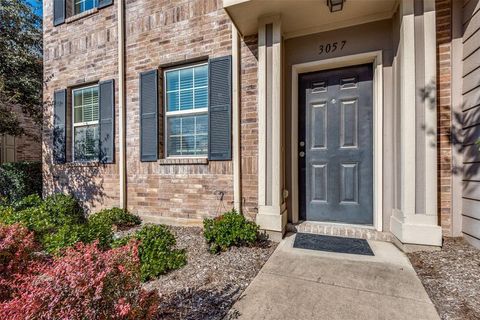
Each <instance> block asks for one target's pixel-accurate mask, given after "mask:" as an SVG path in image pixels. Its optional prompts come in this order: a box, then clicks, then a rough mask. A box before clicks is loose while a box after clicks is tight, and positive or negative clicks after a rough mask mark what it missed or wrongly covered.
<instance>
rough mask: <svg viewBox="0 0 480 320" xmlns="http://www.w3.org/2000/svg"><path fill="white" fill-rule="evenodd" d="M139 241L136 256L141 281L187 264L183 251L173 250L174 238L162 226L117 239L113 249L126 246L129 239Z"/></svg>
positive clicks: (147, 227)
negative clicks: (137, 257) (138, 259)
mask: <svg viewBox="0 0 480 320" xmlns="http://www.w3.org/2000/svg"><path fill="white" fill-rule="evenodd" d="M132 238H134V239H136V240H138V241H139V246H138V256H139V258H140V265H141V267H140V269H141V274H142V280H143V281H147V280H149V279H152V278H156V277H158V276H159V275H161V274H164V273H166V272H168V271H170V270H175V269H178V268H180V267H183V266H184V265H185V264H186V263H187V256H186V253H185V250H184V249H174V246H175V244H176V240H175V236H174V235H173V234H172V233H171V232H170V230H168V228H167V227H166V226H163V225H147V226H144V227H143V228H142V229H140V230H139V231H137V232H136V233H135V234H134V235H132V236H130V237H125V238H122V239H118V240H116V241H115V242H114V244H113V247H120V246H124V245H125V244H127V243H128V242H129V241H130V239H132Z"/></svg>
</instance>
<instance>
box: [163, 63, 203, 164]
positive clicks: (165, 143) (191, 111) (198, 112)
mask: <svg viewBox="0 0 480 320" xmlns="http://www.w3.org/2000/svg"><path fill="white" fill-rule="evenodd" d="M201 66H207V67H208V62H202V63H195V64H190V65H186V66H182V67H177V68H170V69H166V70H164V71H163V79H164V80H163V102H164V103H163V115H164V117H163V128H164V130H163V149H164V152H165V159H185V158H187V159H207V158H208V150H207V154H205V155H176V156H169V155H168V118H169V117H174V116H194V115H203V114H206V115H207V116H208V105H207V107H205V108H198V109H189V110H177V111H167V107H168V102H167V76H166V74H167V73H168V72H172V71H178V70H183V69H190V68H195V67H201ZM207 73H208V69H207ZM192 81H193V83H195V72H193V80H192ZM178 85H179V89H178V90H174V91H182V89H180V83H179V84H178ZM198 88H207V104H208V92H209V90H210V88H209V87H208V82H207V85H206V86H201V87H198ZM195 89H196V88H195ZM183 90H190V89H183ZM193 105H195V92H194V93H193ZM207 139H209V137H208V131H207ZM207 141H208V140H207ZM207 145H208V144H207Z"/></svg>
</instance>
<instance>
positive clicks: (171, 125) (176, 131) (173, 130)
mask: <svg viewBox="0 0 480 320" xmlns="http://www.w3.org/2000/svg"><path fill="white" fill-rule="evenodd" d="M168 129H169V134H170V135H172V136H179V135H181V134H182V119H181V118H179V117H171V118H168Z"/></svg>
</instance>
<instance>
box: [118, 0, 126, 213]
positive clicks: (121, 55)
mask: <svg viewBox="0 0 480 320" xmlns="http://www.w3.org/2000/svg"><path fill="white" fill-rule="evenodd" d="M117 28H118V29H117V40H118V41H117V43H118V115H119V120H118V135H119V142H120V143H119V159H118V174H119V177H120V208H122V209H127V170H126V162H127V157H126V134H125V131H126V112H125V0H117Z"/></svg>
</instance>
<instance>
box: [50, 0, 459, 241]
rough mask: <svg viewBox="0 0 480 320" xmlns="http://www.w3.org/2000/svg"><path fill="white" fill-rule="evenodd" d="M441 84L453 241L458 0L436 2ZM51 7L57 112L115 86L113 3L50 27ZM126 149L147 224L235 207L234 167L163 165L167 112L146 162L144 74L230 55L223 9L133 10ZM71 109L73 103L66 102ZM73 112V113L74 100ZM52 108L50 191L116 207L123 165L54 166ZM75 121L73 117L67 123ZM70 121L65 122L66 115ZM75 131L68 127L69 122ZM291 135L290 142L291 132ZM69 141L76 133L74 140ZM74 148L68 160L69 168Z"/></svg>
mask: <svg viewBox="0 0 480 320" xmlns="http://www.w3.org/2000/svg"><path fill="white" fill-rule="evenodd" d="M436 7H437V8H436V9H437V57H438V70H437V77H438V79H437V83H438V92H437V94H438V100H437V102H438V145H439V148H438V159H439V161H438V182H439V183H438V190H439V193H438V207H439V216H440V223H441V225H442V227H443V230H444V234H445V235H450V233H451V174H452V173H451V145H450V127H451V92H450V72H451V65H450V50H451V48H450V47H451V0H441V1H436ZM52 11H53V8H52V1H45V2H44V53H45V54H44V65H45V68H44V78H45V79H49V80H48V81H47V82H46V84H45V88H44V98H45V100H46V101H47V102H49V103H50V104H51V103H52V100H53V94H54V91H55V90H59V89H64V88H67V89H71V88H72V87H75V86H79V85H84V84H92V83H97V82H99V81H103V80H109V79H114V80H115V97H116V99H117V98H118V85H117V84H118V78H117V18H116V3H114V4H113V5H112V6H109V7H106V8H102V9H100V10H97V9H94V10H91V11H90V12H88V13H85V14H82V16H81V17H77V16H74V17H71V18H68V19H67V21H66V23H65V24H62V25H60V26H57V27H53V23H52V20H53V17H52ZM125 12H126V34H125V39H126V46H125V52H126V57H125V60H126V112H127V122H126V128H127V129H126V143H127V146H126V150H127V163H126V167H127V190H128V192H127V196H128V198H127V202H128V208H129V209H130V210H131V211H132V212H136V213H139V214H141V215H143V216H145V217H147V216H148V217H153V218H155V217H160V218H161V217H165V218H188V219H195V220H199V219H201V218H203V217H207V216H215V215H218V214H219V213H220V212H221V211H225V210H227V209H229V208H231V207H232V206H233V163H232V161H211V162H207V161H198V162H197V163H192V162H185V161H182V162H181V163H180V162H178V161H170V160H168V161H167V160H166V159H162V158H163V157H164V153H163V140H164V135H163V120H164V119H163V103H162V99H160V104H159V136H158V140H159V153H160V155H159V157H160V159H159V160H158V161H156V162H141V161H140V136H139V129H140V128H139V126H140V121H139V120H140V119H139V74H140V73H141V72H144V71H149V70H153V69H158V71H159V75H160V79H159V80H160V82H159V90H160V94H159V95H160V97H161V96H162V92H161V91H162V72H163V71H164V70H165V69H166V68H169V67H172V66H180V65H183V64H187V63H192V62H197V61H205V62H206V61H208V59H209V58H214V57H220V56H225V55H230V54H231V51H232V50H231V49H232V48H231V45H232V43H231V22H230V19H229V17H228V16H227V14H226V13H225V11H224V10H223V8H222V2H221V0H178V1H171V0H159V1H149V0H128V1H126V8H125ZM257 40H258V39H257V36H256V35H253V36H248V37H245V38H244V39H242V40H241V67H240V78H241V83H240V86H241V96H240V101H241V102H240V103H241V105H240V108H241V119H240V121H241V127H240V130H241V141H240V143H241V188H242V190H241V191H242V204H243V208H244V212H245V213H246V214H247V215H248V216H249V217H251V218H254V217H255V215H256V213H257V210H258V208H257V207H258V199H257V197H258V115H257V90H258V89H257V81H258V79H257V67H258V53H257ZM69 100H71V97H69ZM68 105H69V106H70V107H71V103H70V101H69V102H68ZM117 107H118V104H117V103H115V112H116V116H115V119H116V120H115V128H116V129H115V130H116V131H115V137H116V138H115V146H116V148H115V151H116V156H115V159H118V143H119V141H118V118H119V115H118V108H117ZM52 111H53V108H52V107H47V108H46V111H45V114H44V115H45V116H44V132H43V133H44V137H43V160H44V178H45V179H44V181H45V182H44V185H45V188H44V192H45V193H46V194H49V193H52V192H59V191H63V192H71V193H73V194H74V195H76V196H77V197H78V198H79V199H80V200H81V201H82V202H83V203H84V205H85V208H86V209H87V210H91V211H96V210H99V209H100V208H103V207H111V206H118V205H119V172H118V170H119V169H118V162H115V163H113V164H107V165H103V164H98V163H87V164H78V163H72V162H71V161H70V162H68V163H66V164H63V165H58V164H52V154H51V151H52V125H53V114H52ZM70 117H71V115H70ZM67 118H68V115H67ZM69 121H70V122H71V119H70V120H69ZM286 135H287V136H288V134H287V133H286ZM68 138H70V140H71V129H69V130H67V140H68ZM70 150H71V142H70V145H67V160H71V152H70Z"/></svg>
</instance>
